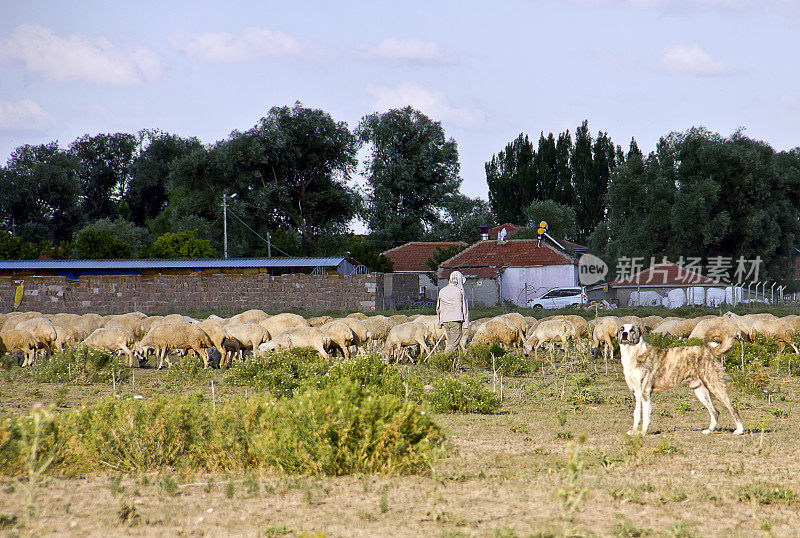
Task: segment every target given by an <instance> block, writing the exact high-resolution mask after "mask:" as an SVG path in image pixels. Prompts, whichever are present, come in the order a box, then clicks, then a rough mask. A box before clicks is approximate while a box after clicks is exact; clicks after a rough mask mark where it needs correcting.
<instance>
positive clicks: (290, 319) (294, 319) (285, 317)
mask: <svg viewBox="0 0 800 538" xmlns="http://www.w3.org/2000/svg"><path fill="white" fill-rule="evenodd" d="M256 323H258V324H259V325H261V326H262V327H264V328H265V329H266V330H267V332H268V333H269V334H270V335H277V334H280V333H281V332H283V331H284V330H286V329H289V328H292V327H311V324H310V323H309V322H308V321H307V320H306V319H305V318H304V317H302V316H298V315H297V314H292V313H289V312H285V313H283V314H277V315H275V316H272V317H270V318H266V319H260V320H258V321H257V322H256Z"/></svg>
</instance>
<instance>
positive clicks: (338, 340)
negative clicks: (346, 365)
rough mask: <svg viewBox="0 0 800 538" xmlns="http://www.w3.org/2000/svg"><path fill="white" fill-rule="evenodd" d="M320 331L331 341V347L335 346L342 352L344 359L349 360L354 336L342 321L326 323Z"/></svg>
mask: <svg viewBox="0 0 800 538" xmlns="http://www.w3.org/2000/svg"><path fill="white" fill-rule="evenodd" d="M320 329H321V330H322V331H323V332H325V334H327V335H328V338H330V339H331V345H335V346H336V347H337V348H339V350H340V351H341V352H342V356H343V357H344V358H345V359H349V358H350V346H351V345H353V341H354V340H355V339H356V336H355V334H353V331H352V330H351V329H350V327H349V326H348V325H347V323H344V322H343V321H339V320H334V321H330V322H328V323H326V324H325V325H323V326H322V327H320Z"/></svg>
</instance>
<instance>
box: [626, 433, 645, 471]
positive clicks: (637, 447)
mask: <svg viewBox="0 0 800 538" xmlns="http://www.w3.org/2000/svg"><path fill="white" fill-rule="evenodd" d="M643 447H644V437H643V436H642V435H641V434H638V433H637V434H636V435H628V434H627V433H626V434H625V441H624V442H623V444H622V450H623V452H624V453H625V454H626V455H627V456H628V459H629V460H630V462H631V463H633V464H637V463H639V461H640V460H641V457H642V448H643Z"/></svg>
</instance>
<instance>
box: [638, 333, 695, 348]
mask: <svg viewBox="0 0 800 538" xmlns="http://www.w3.org/2000/svg"><path fill="white" fill-rule="evenodd" d="M644 340H645V342H647V343H648V344H650V345H651V346H655V347H660V348H668V347H681V346H705V345H706V344H705V342H704V341H703V340H702V339H700V338H679V337H677V336H675V335H672V334H668V333H653V332H651V333H647V334H646V335H645V336H644Z"/></svg>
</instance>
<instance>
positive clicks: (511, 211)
mask: <svg viewBox="0 0 800 538" xmlns="http://www.w3.org/2000/svg"><path fill="white" fill-rule="evenodd" d="M535 157H536V152H535V151H534V149H533V144H531V141H530V140H529V139H528V136H527V135H525V134H524V133H521V134H520V135H519V136H518V137H517V138H516V139H515V140H514V141H512V142H511V143H509V144H508V145H507V146H506V148H505V150H503V151H501V152H500V153H498V154H497V155H496V156H492V160H491V161H489V162H488V163H486V183H487V184H488V185H489V204H490V205H491V207H492V212H493V213H494V216H495V219H496V220H497V222H511V223H515V224H522V223H521V218H522V208H523V207H525V205H526V204H528V203H530V202H531V200H533V199H534V198H536V197H538V196H542V195H543V193H542V192H541V191H540V189H539V188H538V185H537V170H536V164H535V163H534V160H535Z"/></svg>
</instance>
